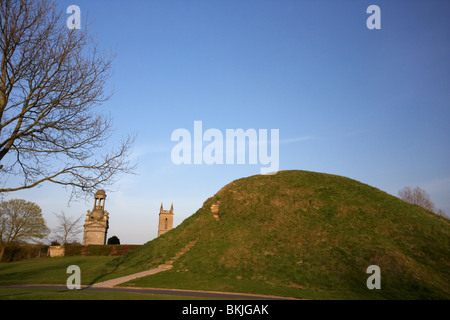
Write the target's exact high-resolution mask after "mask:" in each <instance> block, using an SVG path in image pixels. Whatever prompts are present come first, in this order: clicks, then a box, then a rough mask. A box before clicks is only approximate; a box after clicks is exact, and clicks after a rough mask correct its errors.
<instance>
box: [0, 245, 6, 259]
mask: <svg viewBox="0 0 450 320" xmlns="http://www.w3.org/2000/svg"><path fill="white" fill-rule="evenodd" d="M4 253H5V247H4V246H3V247H1V248H0V262H2V258H3V254H4Z"/></svg>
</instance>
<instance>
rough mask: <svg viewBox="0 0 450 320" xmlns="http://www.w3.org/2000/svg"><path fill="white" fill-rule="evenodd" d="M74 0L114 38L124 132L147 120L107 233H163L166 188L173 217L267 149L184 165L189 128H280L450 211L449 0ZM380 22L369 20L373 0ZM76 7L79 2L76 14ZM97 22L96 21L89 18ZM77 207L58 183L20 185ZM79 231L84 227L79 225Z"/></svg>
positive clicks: (299, 156)
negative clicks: (373, 24)
mask: <svg viewBox="0 0 450 320" xmlns="http://www.w3.org/2000/svg"><path fill="white" fill-rule="evenodd" d="M58 4H59V5H60V7H61V8H62V9H63V10H64V11H65V8H67V6H69V5H71V4H76V5H78V6H79V7H80V8H81V15H82V20H84V18H85V17H86V14H88V20H89V21H90V22H91V26H90V30H91V31H92V32H93V34H94V35H95V36H96V37H97V39H98V42H99V44H100V46H101V47H102V48H104V49H114V50H116V52H117V57H116V58H115V60H114V75H113V77H112V78H111V79H110V81H109V86H110V87H111V88H114V91H115V94H114V96H113V98H112V99H111V100H110V101H108V102H107V103H105V104H104V105H103V106H102V107H101V109H102V110H104V112H107V113H110V114H111V116H112V118H113V119H114V126H115V128H116V131H115V133H116V134H115V136H114V139H117V140H120V138H121V136H123V135H126V134H127V133H129V132H136V133H137V134H138V137H137V140H136V144H135V149H134V153H133V158H134V159H136V160H137V161H138V163H139V166H138V169H137V173H138V175H136V176H124V177H122V178H121V179H120V180H119V182H118V183H117V184H116V185H115V186H114V189H115V192H110V193H108V198H107V200H106V209H107V210H108V211H109V213H110V230H109V233H108V237H110V236H112V235H116V236H118V237H119V238H120V240H121V242H122V243H144V242H146V241H148V240H151V239H153V238H154V237H156V234H157V218H158V212H159V207H160V204H161V202H164V207H165V208H167V209H168V208H169V207H170V204H171V202H173V203H174V209H175V210H174V211H175V225H178V224H179V223H181V222H182V220H184V219H185V218H187V217H188V216H190V215H191V214H193V213H194V212H195V211H196V210H197V209H198V208H200V207H201V206H202V203H203V202H204V201H205V200H206V199H207V198H208V197H210V196H212V195H214V194H215V193H216V192H217V191H218V190H219V189H220V188H221V187H222V186H224V185H225V184H227V183H229V182H230V181H232V180H235V179H237V178H241V177H245V176H250V175H254V174H259V172H260V167H261V165H260V164H258V165H249V164H245V165H205V164H203V165H179V166H177V165H174V164H173V163H172V161H171V150H172V148H173V147H174V146H175V145H176V143H175V142H172V141H171V140H170V137H171V134H172V132H173V131H174V130H176V129H178V128H186V129H188V130H189V131H191V132H193V125H194V121H195V120H200V121H202V122H203V128H204V130H206V129H208V128H216V129H219V130H221V131H222V132H223V133H225V130H226V129H237V128H242V129H244V130H246V129H249V128H254V129H279V132H280V156H279V160H280V170H287V169H301V170H311V171H319V172H325V173H333V174H338V175H343V176H347V177H350V178H352V179H356V180H358V181H361V182H364V183H367V184H370V185H372V186H374V187H377V188H379V189H381V190H383V191H386V192H388V193H390V194H393V195H397V192H398V190H399V189H400V188H402V187H404V186H412V187H414V186H420V187H421V188H423V189H425V190H426V191H427V192H428V193H429V194H430V195H431V198H432V201H433V202H434V203H435V204H436V206H437V207H439V208H442V209H444V210H445V211H446V212H447V214H450V148H449V147H450V127H449V120H450V19H449V18H448V16H449V14H450V1H446V0H441V1H438V0H434V1H411V0H407V1H406V0H405V1H400V0H396V1H380V0H371V1H363V0H353V1H352V0H345V1H336V0H332V1H331V0H330V1H324V0H321V1H310V0H293V1H286V0H280V1H265V0H257V1H256V0H241V1H237V0H229V1H215V0H202V1H199V0H192V1H173V0H164V1H163V0H161V1H145V0H139V1H137V0H133V1H124V0H114V1H113V0H108V1H106V0H105V1H100V0H95V1H87V0H70V1H58ZM371 4H376V5H378V6H379V7H380V9H381V29H380V30H369V29H368V28H367V27H366V20H367V18H368V17H369V16H370V15H369V14H367V13H366V9H367V7H368V6H369V5H371ZM67 16H69V15H67ZM84 27H85V26H82V28H84ZM10 197H19V198H24V199H27V200H31V201H34V202H36V203H37V204H39V205H40V206H41V208H42V209H43V211H44V217H45V218H46V219H47V221H48V224H49V226H51V227H52V226H53V225H54V218H53V215H52V212H60V211H61V210H64V211H66V212H67V213H69V214H70V215H71V216H73V217H75V216H79V215H81V214H85V213H86V210H87V209H92V206H93V200H92V201H90V202H88V203H85V202H84V201H81V202H74V203H71V206H70V207H67V206H66V204H67V200H68V197H69V193H68V192H66V191H65V190H64V189H62V188H61V187H59V186H52V185H50V184H46V185H43V186H42V187H41V188H38V189H35V190H30V191H23V192H17V193H15V194H13V195H10ZM80 241H81V235H80Z"/></svg>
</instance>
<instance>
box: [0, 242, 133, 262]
mask: <svg viewBox="0 0 450 320" xmlns="http://www.w3.org/2000/svg"><path fill="white" fill-rule="evenodd" d="M140 246H141V245H133V244H124V245H121V244H117V245H89V246H83V245H81V244H70V245H66V247H65V249H66V250H65V255H66V256H123V255H125V254H127V253H128V252H130V251H132V250H134V249H136V248H139V247H140ZM48 248H49V246H47V245H40V244H14V245H9V246H7V247H6V248H5V253H4V254H3V258H2V260H1V261H0V262H14V261H21V260H28V259H33V258H46V257H47V252H48Z"/></svg>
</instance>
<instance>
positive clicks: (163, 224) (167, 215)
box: [158, 203, 173, 237]
mask: <svg viewBox="0 0 450 320" xmlns="http://www.w3.org/2000/svg"><path fill="white" fill-rule="evenodd" d="M172 229H173V203H172V206H171V207H170V210H169V211H167V210H163V205H162V203H161V209H159V226H158V237H159V236H160V235H162V234H164V233H166V232H167V231H169V230H172Z"/></svg>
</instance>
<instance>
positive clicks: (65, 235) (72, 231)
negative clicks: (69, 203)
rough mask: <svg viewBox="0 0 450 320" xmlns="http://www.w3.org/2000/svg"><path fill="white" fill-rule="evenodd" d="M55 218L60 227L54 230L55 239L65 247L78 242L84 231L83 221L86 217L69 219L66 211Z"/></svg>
mask: <svg viewBox="0 0 450 320" xmlns="http://www.w3.org/2000/svg"><path fill="white" fill-rule="evenodd" d="M55 216H56V219H57V223H58V225H57V227H56V228H55V229H54V230H53V233H54V239H55V240H56V241H58V242H59V243H62V244H64V245H65V244H68V243H71V242H74V241H76V240H77V237H78V235H79V234H80V232H81V231H82V230H83V226H82V225H81V219H82V218H83V217H84V215H81V216H80V217H78V218H77V219H73V218H71V217H68V216H67V215H66V213H65V212H64V211H61V213H60V214H55Z"/></svg>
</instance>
